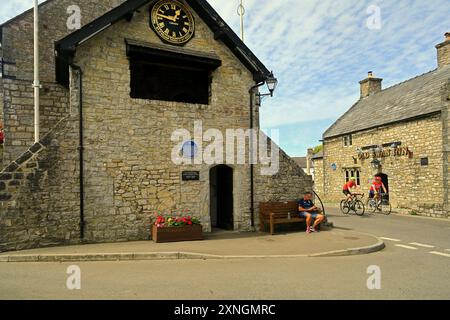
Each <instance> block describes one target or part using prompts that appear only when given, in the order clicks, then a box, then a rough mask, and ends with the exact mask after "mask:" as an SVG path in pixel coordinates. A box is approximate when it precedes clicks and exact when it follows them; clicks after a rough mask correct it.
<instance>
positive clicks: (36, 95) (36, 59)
mask: <svg viewBox="0 0 450 320" xmlns="http://www.w3.org/2000/svg"><path fill="white" fill-rule="evenodd" d="M38 11H39V3H38V0H34V81H33V88H34V142H39V135H40V132H39V131H40V130H39V129H40V128H39V98H40V97H39V89H40V87H41V84H40V82H39V12H38Z"/></svg>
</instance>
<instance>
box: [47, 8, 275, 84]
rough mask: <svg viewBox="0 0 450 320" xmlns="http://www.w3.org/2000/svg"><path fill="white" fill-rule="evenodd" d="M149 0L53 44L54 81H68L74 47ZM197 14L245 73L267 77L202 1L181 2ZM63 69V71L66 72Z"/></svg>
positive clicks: (116, 10)
mask: <svg viewBox="0 0 450 320" xmlns="http://www.w3.org/2000/svg"><path fill="white" fill-rule="evenodd" d="M151 1H152V0H128V1H125V2H124V3H122V4H121V5H119V6H118V7H116V8H114V9H112V10H111V11H109V12H107V13H106V14H104V15H103V16H101V17H99V18H97V19H96V20H94V21H92V22H91V23H89V24H86V25H85V26H84V27H82V28H81V29H79V30H77V31H75V32H73V33H71V34H69V35H68V36H66V37H65V38H63V39H61V40H59V41H57V42H56V43H55V49H56V51H57V60H59V61H57V62H56V63H57V79H58V82H60V83H62V84H67V81H68V65H69V64H70V60H71V57H72V56H73V53H74V52H75V50H76V47H77V46H78V45H79V44H81V43H83V42H84V41H86V40H88V39H90V38H91V37H93V36H95V35H96V34H98V33H100V32H102V31H104V30H106V29H107V28H109V27H110V26H111V25H113V24H115V23H116V22H118V21H120V20H122V19H125V18H131V15H132V14H133V13H134V12H135V11H136V10H138V9H139V8H140V7H142V6H144V5H146V4H147V3H149V2H151ZM185 1H186V2H187V4H188V5H189V6H190V7H191V8H192V9H193V10H194V11H196V12H197V14H198V15H199V16H200V17H201V18H202V19H203V21H204V22H205V23H206V24H207V25H208V26H209V28H210V29H211V30H212V31H213V32H214V38H215V39H216V40H221V41H223V42H224V44H225V45H226V46H227V47H228V48H229V49H230V50H231V52H232V53H233V54H234V55H235V56H236V57H237V58H238V59H239V60H240V61H241V62H242V63H243V64H244V65H245V66H246V67H247V69H249V70H250V71H251V72H252V74H253V78H254V80H255V81H257V82H260V81H263V80H265V79H267V77H268V76H269V75H270V71H269V70H268V69H267V68H266V67H265V66H264V64H263V63H262V62H261V61H260V60H259V59H258V58H257V57H256V56H255V55H254V54H253V52H252V51H251V50H250V49H249V48H248V47H247V46H246V45H245V44H244V43H243V42H242V41H241V39H240V38H239V37H238V36H237V35H236V33H234V31H233V30H232V29H231V28H230V27H229V26H228V25H227V23H226V22H225V21H224V20H223V19H222V18H221V17H220V16H219V14H218V13H217V12H216V11H215V10H214V8H213V7H212V6H211V5H210V4H209V3H208V2H207V1H206V0H185ZM66 69H67V71H66Z"/></svg>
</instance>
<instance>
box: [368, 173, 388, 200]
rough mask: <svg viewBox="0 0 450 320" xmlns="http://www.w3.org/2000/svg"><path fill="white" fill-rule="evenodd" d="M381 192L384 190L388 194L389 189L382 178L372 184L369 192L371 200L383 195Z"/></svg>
mask: <svg viewBox="0 0 450 320" xmlns="http://www.w3.org/2000/svg"><path fill="white" fill-rule="evenodd" d="M381 190H383V191H384V193H387V189H386V187H385V185H384V183H383V181H382V179H381V177H375V180H374V181H373V182H372V185H371V186H370V190H369V197H370V199H373V197H375V194H376V195H377V196H378V195H379V194H380V193H381Z"/></svg>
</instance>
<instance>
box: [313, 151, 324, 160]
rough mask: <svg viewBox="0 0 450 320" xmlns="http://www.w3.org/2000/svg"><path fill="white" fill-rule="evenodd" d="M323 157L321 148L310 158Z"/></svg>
mask: <svg viewBox="0 0 450 320" xmlns="http://www.w3.org/2000/svg"><path fill="white" fill-rule="evenodd" d="M318 159H323V150H320V151H319V152H317V153H316V154H314V155H313V156H312V157H311V160H318Z"/></svg>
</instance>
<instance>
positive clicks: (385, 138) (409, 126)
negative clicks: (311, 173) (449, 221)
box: [316, 115, 448, 216]
mask: <svg viewBox="0 0 450 320" xmlns="http://www.w3.org/2000/svg"><path fill="white" fill-rule="evenodd" d="M442 132H443V130H442V119H441V117H440V115H437V116H433V117H429V118H426V119H422V120H415V121H410V122H404V123H400V124H396V125H392V126H386V127H382V128H378V129H374V130H368V131H364V132H359V133H357V134H354V135H353V146H351V147H344V146H343V142H342V137H337V138H334V139H327V140H325V142H324V174H323V180H322V182H323V183H324V191H323V198H324V200H325V201H327V202H339V201H340V199H342V198H343V194H342V186H343V185H344V183H345V169H346V168H348V169H351V168H355V169H359V170H360V171H361V187H362V190H361V191H362V192H364V193H366V194H367V193H368V190H369V187H370V183H371V179H372V177H373V175H374V174H376V173H378V172H379V171H381V172H382V173H384V174H387V175H388V177H389V188H390V200H391V203H392V205H393V206H394V207H395V208H400V209H402V208H403V209H407V210H409V211H410V212H412V211H414V212H415V213H417V214H420V213H425V214H427V215H433V216H445V214H446V213H445V210H444V208H443V206H444V201H443V198H444V193H445V192H448V191H447V190H446V189H444V182H443V178H442V168H443V154H442V150H443V137H442ZM397 141H401V142H402V147H408V148H409V149H410V150H411V151H412V152H413V155H412V157H411V158H410V157H408V156H405V155H402V156H393V155H391V156H389V157H385V158H382V159H381V164H382V168H381V170H375V169H373V168H372V166H371V163H370V162H371V161H372V159H373V158H372V157H370V158H369V159H366V160H358V161H357V163H356V164H355V162H354V158H358V153H357V148H358V147H359V148H361V147H364V146H371V145H382V144H385V143H392V142H397ZM426 157H428V159H429V165H427V166H421V158H426ZM332 164H336V165H337V169H336V170H333V169H332ZM316 179H317V180H316V181H317V182H319V181H320V180H319V178H318V177H317V178H316ZM322 182H319V183H322ZM321 196H322V194H321Z"/></svg>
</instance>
